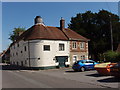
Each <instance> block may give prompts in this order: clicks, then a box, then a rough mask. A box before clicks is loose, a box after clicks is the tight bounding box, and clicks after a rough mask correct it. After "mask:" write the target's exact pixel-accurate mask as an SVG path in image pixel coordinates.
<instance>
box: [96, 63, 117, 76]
mask: <svg viewBox="0 0 120 90" xmlns="http://www.w3.org/2000/svg"><path fill="white" fill-rule="evenodd" d="M116 64H117V63H111V62H106V63H100V64H96V65H95V66H94V68H95V69H96V70H97V72H98V73H99V74H100V75H110V68H111V67H113V66H114V65H116Z"/></svg>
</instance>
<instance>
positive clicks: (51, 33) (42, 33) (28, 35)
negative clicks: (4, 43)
mask: <svg viewBox="0 0 120 90" xmlns="http://www.w3.org/2000/svg"><path fill="white" fill-rule="evenodd" d="M21 39H23V40H35V39H51V40H83V41H88V40H89V39H87V38H85V37H83V36H81V35H79V34H77V33H76V32H74V31H73V30H70V29H64V30H63V31H62V30H60V28H59V27H51V26H45V25H42V24H37V25H34V26H32V27H31V28H29V29H28V30H26V31H25V32H24V33H23V34H21V35H20V36H19V38H18V39H17V41H19V40H21Z"/></svg>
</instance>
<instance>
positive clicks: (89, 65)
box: [72, 60, 98, 72]
mask: <svg viewBox="0 0 120 90" xmlns="http://www.w3.org/2000/svg"><path fill="white" fill-rule="evenodd" d="M96 64H98V63H97V62H95V61H93V60H79V61H77V62H75V63H74V64H73V66H72V69H73V70H74V71H82V72H83V71H85V70H90V69H94V65H96Z"/></svg>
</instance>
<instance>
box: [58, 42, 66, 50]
mask: <svg viewBox="0 0 120 90" xmlns="http://www.w3.org/2000/svg"><path fill="white" fill-rule="evenodd" d="M59 51H65V44H64V43H59Z"/></svg>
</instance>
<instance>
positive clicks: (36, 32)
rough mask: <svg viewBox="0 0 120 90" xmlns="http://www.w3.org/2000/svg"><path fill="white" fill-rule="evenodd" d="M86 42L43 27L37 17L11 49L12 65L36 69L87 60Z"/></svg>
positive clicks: (62, 25) (61, 30)
mask: <svg viewBox="0 0 120 90" xmlns="http://www.w3.org/2000/svg"><path fill="white" fill-rule="evenodd" d="M88 41H89V39H87V38H85V37H83V36H81V35H79V34H77V33H76V32H74V31H72V30H70V29H67V28H65V20H64V19H63V18H61V20H60V27H52V26H46V25H44V23H43V20H42V18H41V17H40V16H37V17H36V18H35V25H33V26H32V27H31V28H29V29H28V30H26V31H25V32H23V33H22V34H21V35H20V36H19V37H18V38H17V40H16V41H15V42H13V43H12V44H11V46H10V62H11V64H15V65H21V66H26V67H33V68H39V69H47V68H56V66H58V67H65V66H68V65H72V64H73V62H74V61H75V60H80V59H88Z"/></svg>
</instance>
